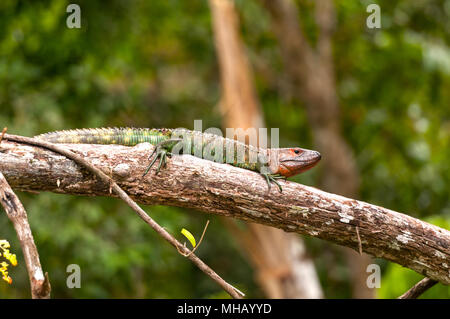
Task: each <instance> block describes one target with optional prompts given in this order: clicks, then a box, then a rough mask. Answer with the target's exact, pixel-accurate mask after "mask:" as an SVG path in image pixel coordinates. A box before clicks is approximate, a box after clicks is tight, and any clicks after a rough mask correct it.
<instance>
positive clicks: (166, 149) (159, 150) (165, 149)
mask: <svg viewBox="0 0 450 319" xmlns="http://www.w3.org/2000/svg"><path fill="white" fill-rule="evenodd" d="M180 141H182V140H181V139H179V138H173V139H168V140H165V141H162V142H159V143H158V144H156V145H155V149H154V150H153V152H152V153H151V154H150V156H149V157H148V159H149V160H150V159H151V158H152V157H153V155H155V157H153V160H152V161H151V162H150V165H149V166H148V167H147V169H146V170H145V173H144V174H143V175H142V177H144V176H145V175H147V173H148V172H149V171H150V169H151V168H152V166H153V165H154V164H155V162H156V160H157V159H158V157H159V158H160V160H159V165H158V168H157V169H156V174H158V173H159V171H160V170H161V167H165V166H166V164H167V157H168V156H169V157H170V156H171V155H172V153H170V149H172V147H173V146H174V145H175V144H177V143H179V142H180Z"/></svg>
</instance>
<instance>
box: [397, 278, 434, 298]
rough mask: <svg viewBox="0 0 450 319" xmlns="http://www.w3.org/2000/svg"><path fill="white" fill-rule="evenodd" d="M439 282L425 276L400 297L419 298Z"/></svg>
mask: <svg viewBox="0 0 450 319" xmlns="http://www.w3.org/2000/svg"><path fill="white" fill-rule="evenodd" d="M436 284H437V281H436V280H433V279H430V278H424V279H422V280H421V281H419V282H418V283H417V284H415V285H414V286H413V287H411V289H409V290H408V291H407V292H405V293H404V294H403V295H401V296H400V297H398V299H417V298H418V297H419V296H420V295H421V294H423V293H424V292H425V291H427V290H428V289H430V288H431V287H433V286H434V285H436Z"/></svg>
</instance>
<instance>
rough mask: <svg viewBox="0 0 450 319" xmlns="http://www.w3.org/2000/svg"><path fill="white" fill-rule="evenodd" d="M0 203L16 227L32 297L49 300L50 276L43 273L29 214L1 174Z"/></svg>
mask: <svg viewBox="0 0 450 319" xmlns="http://www.w3.org/2000/svg"><path fill="white" fill-rule="evenodd" d="M0 202H1V204H2V206H3V209H4V210H5V212H6V215H7V216H8V218H9V219H10V220H11V222H12V223H13V225H14V229H15V230H16V233H17V238H18V239H19V242H20V246H21V247H22V252H23V257H24V259H25V264H26V266H27V272H28V277H29V278H30V285H31V297H32V298H33V299H49V298H50V291H51V287H50V281H49V279H48V274H47V273H45V275H44V272H43V271H42V267H41V262H40V261H39V253H38V251H37V248H36V244H35V243H34V239H33V234H32V233H31V228H30V224H29V223H28V217H27V212H26V211H25V209H24V207H23V205H22V203H21V202H20V200H19V198H18V197H17V196H16V194H14V192H13V190H12V189H11V187H10V186H9V184H8V182H7V181H6V179H5V177H4V176H3V174H2V173H1V172H0Z"/></svg>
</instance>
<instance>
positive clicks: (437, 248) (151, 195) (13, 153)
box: [0, 135, 450, 284]
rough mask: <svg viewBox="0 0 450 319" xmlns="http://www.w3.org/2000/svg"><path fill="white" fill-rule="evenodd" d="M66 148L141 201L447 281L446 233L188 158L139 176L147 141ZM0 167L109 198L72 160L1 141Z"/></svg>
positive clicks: (18, 179) (19, 183)
mask: <svg viewBox="0 0 450 319" xmlns="http://www.w3.org/2000/svg"><path fill="white" fill-rule="evenodd" d="M5 138H6V139H9V135H5ZM66 147H67V148H69V149H71V150H73V151H74V152H76V153H78V154H82V156H83V157H85V158H86V159H87V160H88V161H89V162H91V163H93V164H94V165H95V166H96V167H99V168H100V169H101V170H103V171H106V172H111V173H112V175H113V176H112V177H113V178H114V179H115V180H116V181H117V182H118V183H119V184H120V185H121V187H122V188H124V189H125V190H126V191H127V192H128V194H130V196H131V197H132V198H133V199H135V200H136V201H138V202H140V203H143V204H163V205H172V206H180V207H189V208H195V209H198V210H200V211H203V212H208V213H214V214H218V215H223V216H230V217H233V218H238V219H242V220H247V221H253V222H257V223H261V224H266V225H270V226H273V227H277V228H281V229H284V230H285V231H289V232H296V233H299V234H305V235H310V236H314V237H318V238H321V239H324V240H327V241H331V242H334V243H336V244H339V245H343V246H347V247H351V248H353V249H355V250H359V239H360V241H361V247H362V251H364V252H366V253H368V254H371V255H372V256H375V257H381V258H385V259H387V260H390V261H393V262H396V263H398V264H400V265H402V266H404V267H407V268H410V269H412V270H415V271H416V272H418V273H421V274H423V275H424V276H426V277H430V278H431V279H434V280H437V281H439V282H442V283H444V284H450V277H449V269H448V264H447V262H448V260H449V259H450V232H449V231H448V230H445V229H442V228H439V227H437V226H434V225H431V224H428V223H425V222H423V221H421V220H418V219H416V218H413V217H411V216H408V215H405V214H401V213H398V212H395V211H392V210H389V209H386V208H383V207H379V206H375V205H371V204H368V203H365V202H362V201H357V200H354V199H350V198H346V197H342V196H338V195H335V194H331V193H326V192H323V191H321V190H318V189H315V188H312V187H308V186H304V185H301V184H297V183H292V182H282V186H283V193H279V192H278V190H277V189H275V188H274V187H272V188H271V190H270V192H269V191H268V188H267V184H266V183H265V181H264V179H263V178H261V176H260V175H259V174H256V173H254V172H251V171H248V170H244V169H240V168H236V167H233V166H231V165H224V164H219V163H214V162H211V161H206V160H202V159H199V158H195V157H193V156H189V155H184V156H173V157H172V159H171V160H169V163H168V165H167V167H166V168H165V169H164V170H163V171H162V172H160V174H158V175H154V174H148V175H147V176H146V177H145V178H142V173H143V172H144V171H145V168H146V165H147V163H148V161H147V157H148V154H149V152H151V150H152V149H153V147H152V146H151V145H150V144H147V143H143V144H140V145H137V146H136V147H125V146H118V145H66ZM0 170H1V171H3V173H4V174H5V176H6V178H7V179H8V181H9V183H10V185H11V186H12V187H14V188H16V189H20V190H25V191H52V192H57V193H65V194H78V195H97V196H113V195H114V194H111V193H110V192H109V186H108V185H105V183H104V182H102V181H99V180H98V178H96V177H94V176H92V174H90V173H89V172H88V171H86V170H85V169H83V168H79V167H78V166H77V165H75V164H74V163H73V162H72V161H71V160H68V159H67V158H65V157H63V156H60V155H57V154H54V153H53V152H50V151H47V150H44V149H41V148H36V147H32V146H29V145H20V144H17V143H13V142H9V141H3V142H2V143H1V144H0ZM58 181H59V182H58ZM356 226H358V229H359V238H358V236H357V233H356Z"/></svg>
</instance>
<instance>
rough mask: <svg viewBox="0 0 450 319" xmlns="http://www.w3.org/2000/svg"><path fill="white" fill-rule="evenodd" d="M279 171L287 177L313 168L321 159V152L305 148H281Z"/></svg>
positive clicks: (279, 152) (279, 151)
mask: <svg viewBox="0 0 450 319" xmlns="http://www.w3.org/2000/svg"><path fill="white" fill-rule="evenodd" d="M277 151H278V171H277V173H278V174H280V175H283V176H285V177H290V176H294V175H297V174H300V173H303V172H305V171H307V170H309V169H310V168H313V167H314V166H315V165H316V164H317V163H318V162H319V161H320V159H321V157H322V156H321V155H320V153H319V152H316V151H312V150H307V149H304V148H299V147H294V148H280V149H278V150H277Z"/></svg>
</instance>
